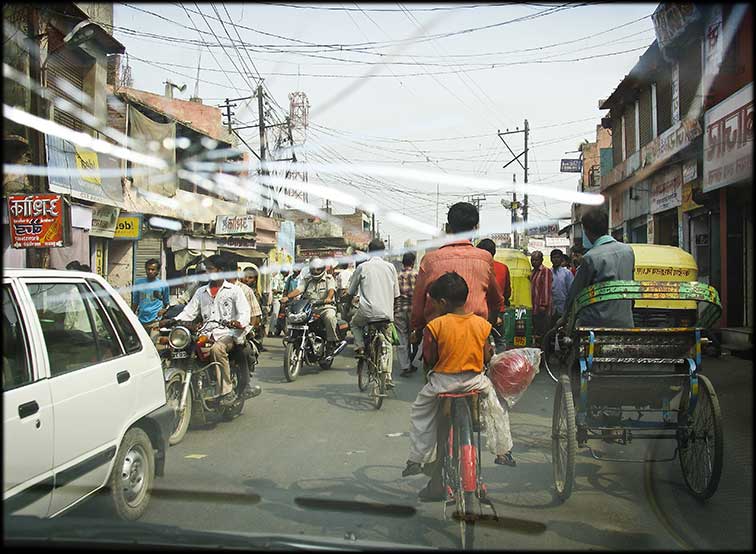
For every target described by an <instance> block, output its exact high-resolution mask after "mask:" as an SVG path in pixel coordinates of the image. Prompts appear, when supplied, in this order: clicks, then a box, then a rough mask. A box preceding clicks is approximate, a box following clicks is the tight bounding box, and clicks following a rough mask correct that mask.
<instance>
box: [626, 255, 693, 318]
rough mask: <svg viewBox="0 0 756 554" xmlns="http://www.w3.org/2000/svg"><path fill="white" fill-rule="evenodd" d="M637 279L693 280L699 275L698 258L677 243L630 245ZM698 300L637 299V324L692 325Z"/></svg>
mask: <svg viewBox="0 0 756 554" xmlns="http://www.w3.org/2000/svg"><path fill="white" fill-rule="evenodd" d="M630 246H631V247H632V249H633V253H634V254H635V272H634V275H633V279H634V280H636V281H663V282H677V283H680V282H691V281H695V280H696V279H697V277H698V266H697V265H696V260H695V259H694V258H693V256H691V255H690V254H689V253H688V252H686V251H685V250H683V249H682V248H678V247H677V246H665V245H662V244H630ZM696 316H697V313H696V303H695V302H694V301H688V300H636V301H635V303H634V305H633V319H634V322H635V326H636V327H688V326H689V325H691V324H692V322H694V321H695V320H696Z"/></svg>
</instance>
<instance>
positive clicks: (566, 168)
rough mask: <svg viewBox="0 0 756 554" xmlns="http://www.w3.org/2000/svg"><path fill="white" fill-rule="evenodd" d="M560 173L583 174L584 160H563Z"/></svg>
mask: <svg viewBox="0 0 756 554" xmlns="http://www.w3.org/2000/svg"><path fill="white" fill-rule="evenodd" d="M559 171H560V172H562V173H582V172H583V160H581V159H580V158H578V159H566V158H563V159H562V162H561V165H560V167H559Z"/></svg>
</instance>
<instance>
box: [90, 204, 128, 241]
mask: <svg viewBox="0 0 756 554" xmlns="http://www.w3.org/2000/svg"><path fill="white" fill-rule="evenodd" d="M120 211H121V210H120V209H119V208H115V207H113V206H105V205H98V206H96V207H95V208H94V209H93V210H92V227H91V228H90V229H89V236H90V237H104V238H106V239H112V238H113V235H115V230H116V225H117V224H118V213H119V212H120Z"/></svg>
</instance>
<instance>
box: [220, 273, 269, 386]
mask: <svg viewBox="0 0 756 554" xmlns="http://www.w3.org/2000/svg"><path fill="white" fill-rule="evenodd" d="M238 270H239V266H238V265H237V264H236V262H233V261H232V262H231V264H230V266H229V267H228V268H227V271H238ZM227 281H228V282H229V283H231V284H232V285H236V286H237V287H239V288H240V289H241V290H242V292H244V298H246V299H247V302H249V306H250V319H249V325H250V326H251V327H252V329H254V328H255V327H256V326H257V325H258V324H259V323H260V318H261V317H262V309H261V308H260V303H259V302H258V301H257V297H256V296H255V292H254V291H253V290H252V289H251V288H250V287H249V286H247V284H246V283H244V282H242V280H241V279H239V278H238V277H229V278H228V279H227ZM242 323H244V322H242ZM251 333H253V331H250V334H251ZM234 354H236V358H235V360H236V363H237V364H238V366H239V383H240V388H241V389H242V396H243V397H244V398H254V397H255V396H258V395H259V394H260V393H261V392H262V387H261V386H260V385H254V386H252V383H251V380H252V377H253V374H254V372H255V364H256V361H255V354H254V353H253V351H252V347H251V346H250V345H249V343H247V341H245V344H244V345H243V347H242V348H241V350H237V351H235V352H234V353H232V356H233V355H234Z"/></svg>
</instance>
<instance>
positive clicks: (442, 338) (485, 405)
mask: <svg viewBox="0 0 756 554" xmlns="http://www.w3.org/2000/svg"><path fill="white" fill-rule="evenodd" d="M428 294H429V295H430V299H429V301H430V302H432V303H433V304H434V308H438V310H437V312H436V313H441V314H442V315H440V316H439V317H436V318H435V319H433V320H431V321H430V322H429V323H428V325H427V326H426V328H425V334H424V337H423V358H424V360H425V362H426V364H427V365H428V367H432V368H433V369H432V370H431V371H430V372H429V373H428V383H427V384H426V385H425V386H424V387H423V388H422V390H421V391H420V392H419V393H418V395H417V398H416V399H415V402H414V403H413V404H412V412H411V421H410V451H409V459H408V460H407V467H406V468H405V469H404V471H403V472H402V476H404V477H406V476H408V475H418V474H420V473H422V464H423V463H427V462H429V461H430V458H431V456H432V455H433V452H434V450H435V447H436V432H437V427H438V417H439V414H438V394H440V393H460V392H467V391H471V390H476V389H478V390H480V391H481V400H482V403H481V407H482V410H481V411H482V412H487V413H481V417H482V418H483V419H484V421H486V423H488V425H487V427H488V428H487V432H486V437H487V439H488V447H489V449H490V450H491V451H492V452H494V453H495V454H496V460H495V462H496V463H497V464H500V465H510V466H514V465H515V463H514V460H513V459H512V454H511V449H512V436H511V433H510V431H509V414H508V413H507V411H506V409H505V408H503V407H502V405H501V404H500V403H499V400H498V398H497V396H496V390H495V389H494V387H493V384H492V383H491V381H490V380H489V379H488V377H486V376H485V375H484V374H483V368H484V364H485V363H488V361H489V360H490V359H491V356H492V354H493V349H492V347H491V344H490V342H489V341H488V335H489V334H490V332H491V324H490V323H489V322H488V321H486V320H485V319H483V318H482V317H480V316H477V315H475V314H473V313H466V312H465V310H464V305H465V302H466V301H467V294H468V287H467V283H466V282H465V280H464V279H463V278H462V277H461V276H460V275H459V274H458V273H456V272H450V273H446V274H444V275H442V276H441V277H439V278H438V279H437V280H436V281H435V282H434V283H433V284H432V285H431V286H430V287H429V289H428ZM438 477H439V472H438V471H435V472H434V476H433V478H431V481H430V482H429V483H428V485H427V486H426V488H425V489H423V490H422V491H420V499H421V500H428V501H430V500H438V499H440V498H441V497H442V496H443V491H442V489H441V483H440V479H439V478H438Z"/></svg>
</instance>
